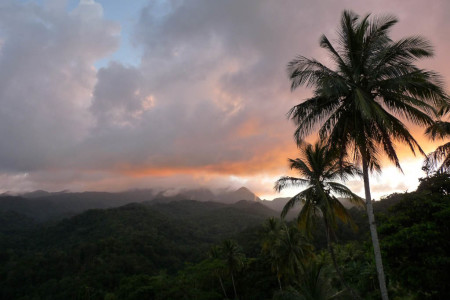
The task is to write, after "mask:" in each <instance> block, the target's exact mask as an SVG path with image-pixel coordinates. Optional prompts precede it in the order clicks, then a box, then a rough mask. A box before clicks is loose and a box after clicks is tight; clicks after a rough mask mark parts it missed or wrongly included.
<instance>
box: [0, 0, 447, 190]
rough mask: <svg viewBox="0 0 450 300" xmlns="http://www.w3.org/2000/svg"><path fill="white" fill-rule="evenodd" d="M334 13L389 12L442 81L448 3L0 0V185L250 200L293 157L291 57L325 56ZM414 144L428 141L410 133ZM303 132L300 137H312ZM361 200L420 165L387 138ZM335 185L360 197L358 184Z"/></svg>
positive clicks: (404, 181) (303, 92)
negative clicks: (419, 42)
mask: <svg viewBox="0 0 450 300" xmlns="http://www.w3.org/2000/svg"><path fill="white" fill-rule="evenodd" d="M344 9H349V10H353V11H354V12H356V13H358V14H359V15H365V14H367V13H372V14H373V15H379V14H393V15H395V16H397V17H398V19H399V23H398V24H396V25H395V27H394V28H393V30H392V33H391V36H392V38H393V39H399V38H401V37H405V36H411V35H421V36H424V37H426V38H427V39H428V40H430V42H431V43H432V44H433V46H434V50H435V56H434V57H433V58H431V59H427V60H423V61H421V62H420V63H419V66H420V67H423V68H427V69H432V70H434V71H437V72H439V73H440V74H441V75H442V76H443V79H444V83H445V85H446V90H447V91H448V90H449V89H448V87H449V86H450V57H449V56H448V53H450V39H449V36H450V1H447V0H441V1H440V0H433V1H423V0H420V1H416V0H403V1H402V0H399V1H391V0H379V1H350V0H345V1H332V0H327V1H325V0H319V1H306V0H303V1H299V0H282V1H273V0H247V1H241V0H229V1H210V0H189V1H183V0H173V1H168V0H167V1H158V0H155V1H144V0H136V1H123V0H122V1H118V0H117V1H114V0H102V1H96V2H95V1H93V0H81V1H76V0H70V1H62V0H61V1H60V0H48V1H26V0H16V1H13V0H0V139H1V141H2V143H1V146H0V193H1V192H7V191H9V192H13V193H18V192H25V191H32V190H36V189H44V190H48V191H59V190H70V191H85V190H94V191H121V190H127V189H134V188H155V189H175V190H176V189H183V188H195V187H209V188H239V187H240V186H246V187H248V188H250V189H251V190H252V191H254V192H255V193H256V194H257V195H258V196H260V197H261V198H266V199H272V198H274V197H279V196H292V195H293V194H294V192H295V191H294V190H287V191H285V192H284V193H282V194H277V193H275V192H274V190H273V185H274V182H275V180H276V179H278V178H279V177H280V176H282V175H286V174H291V173H289V172H290V171H289V169H288V164H287V159H288V158H295V157H297V154H298V150H297V148H296V144H295V142H294V139H293V132H294V125H293V124H292V123H291V122H290V121H289V120H288V119H287V118H286V113H287V112H288V110H289V109H290V108H291V107H292V106H294V105H296V104H298V103H300V102H301V101H302V100H304V99H306V98H308V97H309V96H311V89H307V88H299V89H297V90H295V91H294V92H291V91H290V83H289V80H288V78H287V73H286V65H287V63H288V62H289V61H290V60H292V59H294V58H295V57H296V56H297V55H300V54H301V55H303V56H306V57H314V58H316V59H318V60H320V61H324V62H325V63H327V62H329V59H328V58H327V55H326V53H325V52H324V51H323V49H321V48H320V47H319V42H318V40H319V37H320V36H321V34H326V35H327V36H328V37H329V38H330V39H335V38H336V30H337V27H338V24H339V20H340V16H341V13H342V11H343V10H344ZM410 129H411V131H412V132H413V135H414V136H415V138H416V139H417V140H418V141H419V143H420V144H421V146H422V147H423V149H424V150H425V152H430V151H432V150H434V148H435V147H436V146H437V145H438V144H441V143H443V142H442V141H438V142H437V143H431V142H429V141H428V140H427V138H426V137H425V136H424V135H423V130H422V129H420V128H416V127H410ZM314 138H315V137H314V136H311V137H310V138H309V140H314ZM398 152H399V154H400V163H401V165H402V168H403V173H401V172H399V171H398V170H396V169H395V167H394V166H393V165H392V164H390V163H389V162H388V161H384V164H383V172H382V174H380V175H377V174H374V175H373V176H372V177H371V187H372V193H373V197H374V198H380V197H383V196H386V195H388V194H390V193H392V192H404V191H406V190H409V191H412V190H414V189H415V187H416V186H417V184H418V178H419V177H423V176H424V173H423V172H422V171H421V165H422V161H423V158H422V157H420V156H417V157H415V156H413V155H412V154H411V153H409V152H408V151H407V150H406V148H405V147H402V146H398ZM347 185H348V186H349V187H350V188H351V189H352V190H353V191H354V192H356V193H358V194H360V195H362V194H363V188H362V187H363V184H362V181H361V179H358V178H356V179H352V180H350V181H348V182H347Z"/></svg>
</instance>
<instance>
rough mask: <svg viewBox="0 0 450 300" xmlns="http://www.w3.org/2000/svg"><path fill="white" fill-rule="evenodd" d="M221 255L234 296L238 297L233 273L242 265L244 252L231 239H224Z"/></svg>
mask: <svg viewBox="0 0 450 300" xmlns="http://www.w3.org/2000/svg"><path fill="white" fill-rule="evenodd" d="M221 250H222V256H223V258H224V259H225V265H226V267H227V269H228V272H229V273H230V275H231V282H232V283H233V290H234V297H235V299H237V298H238V296H237V292H236V285H235V282H234V274H235V273H236V272H238V271H239V270H241V269H242V268H243V266H244V258H245V257H244V254H243V253H242V251H241V249H240V248H239V246H238V244H237V243H236V242H235V241H232V240H225V241H223V242H222V248H221Z"/></svg>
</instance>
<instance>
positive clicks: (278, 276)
mask: <svg viewBox="0 0 450 300" xmlns="http://www.w3.org/2000/svg"><path fill="white" fill-rule="evenodd" d="M277 279H278V285H279V286H280V291H283V289H282V288H281V280H280V270H279V269H278V264H277Z"/></svg>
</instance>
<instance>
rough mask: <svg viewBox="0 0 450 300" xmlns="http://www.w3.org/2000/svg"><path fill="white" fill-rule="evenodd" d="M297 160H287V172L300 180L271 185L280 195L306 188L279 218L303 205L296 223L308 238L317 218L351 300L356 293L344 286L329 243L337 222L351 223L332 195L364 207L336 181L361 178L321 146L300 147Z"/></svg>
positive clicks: (339, 203) (355, 170) (287, 178)
mask: <svg viewBox="0 0 450 300" xmlns="http://www.w3.org/2000/svg"><path fill="white" fill-rule="evenodd" d="M300 153H301V158H297V159H295V160H293V159H289V161H290V167H291V169H295V170H296V171H297V172H298V173H299V174H300V176H301V178H296V177H289V176H284V177H281V178H280V179H279V180H278V181H277V182H276V183H275V189H276V190H277V191H281V190H283V189H284V188H286V187H289V186H306V189H305V190H303V191H301V192H300V193H298V194H297V195H295V196H294V197H292V198H291V199H290V200H289V201H288V202H287V203H286V205H285V206H284V208H283V211H282V212H281V216H282V217H283V218H284V217H285V216H286V214H287V213H288V212H289V210H290V209H291V208H292V207H294V206H295V205H296V204H300V203H301V204H303V207H302V209H301V210H300V212H299V214H298V217H297V222H298V225H299V227H300V228H303V229H304V230H305V231H306V232H307V233H308V234H311V231H312V228H313V225H314V223H315V221H316V218H317V217H319V216H321V217H322V220H323V222H324V225H325V230H326V237H327V245H328V250H329V252H330V255H331V258H332V260H333V264H334V267H335V269H336V272H337V274H338V276H339V279H340V280H341V282H342V284H343V286H345V287H346V288H347V289H348V290H349V291H350V292H351V293H352V294H353V297H354V298H359V297H358V296H357V295H356V293H355V292H354V291H353V290H352V289H351V288H350V287H349V286H348V285H347V284H346V283H345V281H344V279H343V276H342V273H341V271H340V269H339V267H338V265H337V262H336V257H335V254H334V250H333V246H332V240H333V239H334V238H335V229H336V227H337V219H340V220H341V221H343V222H344V223H351V224H352V222H351V218H350V215H349V214H348V213H347V210H346V209H345V207H344V206H343V205H342V203H341V202H340V201H339V199H338V198H336V196H335V195H338V196H343V197H346V198H348V199H349V200H350V201H351V202H352V203H354V204H356V205H361V206H362V205H364V201H363V200H362V199H361V198H360V197H359V196H357V195H356V194H354V193H353V192H352V191H350V189H348V188H347V187H346V186H344V185H343V184H341V183H338V182H335V181H334V180H337V179H343V180H345V179H347V178H348V177H349V176H354V175H361V172H360V171H359V170H358V169H357V168H355V167H354V166H353V165H352V164H350V163H347V162H345V161H340V160H339V157H338V156H337V152H335V151H330V150H329V148H328V147H327V146H325V145H324V144H323V143H322V142H317V143H316V144H315V145H314V146H313V145H310V144H303V146H302V147H301V148H300Z"/></svg>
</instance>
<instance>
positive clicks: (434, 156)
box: [423, 106, 450, 173]
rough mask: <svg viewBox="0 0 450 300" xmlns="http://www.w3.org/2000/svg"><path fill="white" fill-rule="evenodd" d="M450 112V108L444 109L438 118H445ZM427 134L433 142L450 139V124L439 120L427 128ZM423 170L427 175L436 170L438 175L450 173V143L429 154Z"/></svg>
mask: <svg viewBox="0 0 450 300" xmlns="http://www.w3.org/2000/svg"><path fill="white" fill-rule="evenodd" d="M449 111H450V106H447V107H442V108H441V109H440V110H439V112H438V114H437V116H438V118H441V117H443V116H445V115H446V114H447V113H448V112H449ZM425 134H427V135H428V136H429V138H430V139H431V140H433V141H434V140H436V139H445V138H446V137H450V122H445V121H442V120H440V119H438V120H437V121H436V122H434V123H433V124H432V125H431V126H429V127H428V128H427V130H426V131H425ZM423 169H424V170H425V171H426V172H427V173H429V172H430V171H431V170H436V172H437V173H445V172H447V173H448V172H449V171H450V142H447V143H445V144H443V145H441V146H439V147H437V149H436V150H434V151H433V152H431V153H430V154H428V155H427V158H426V159H425V163H424V167H423Z"/></svg>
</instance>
